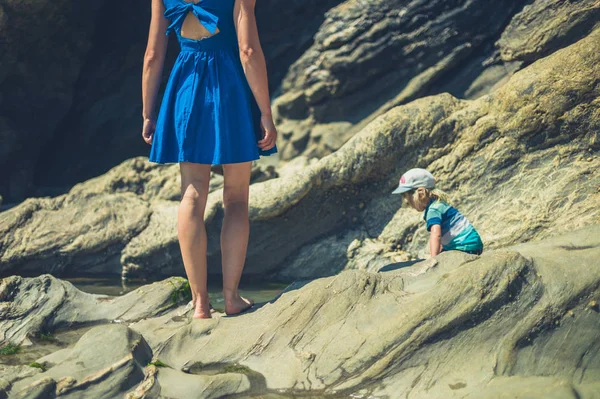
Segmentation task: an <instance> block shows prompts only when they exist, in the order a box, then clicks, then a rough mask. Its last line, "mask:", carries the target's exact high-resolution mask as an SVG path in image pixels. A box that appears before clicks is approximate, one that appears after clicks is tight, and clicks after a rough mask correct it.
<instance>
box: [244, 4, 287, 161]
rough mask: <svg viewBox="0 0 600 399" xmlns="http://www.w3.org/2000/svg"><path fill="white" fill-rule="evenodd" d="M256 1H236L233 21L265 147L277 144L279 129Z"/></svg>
mask: <svg viewBox="0 0 600 399" xmlns="http://www.w3.org/2000/svg"><path fill="white" fill-rule="evenodd" d="M255 4H256V0H236V2H235V5H234V9H233V20H234V23H235V29H236V32H237V37H238V44H239V48H240V60H241V62H242V67H243V68H244V73H245V74H246V79H247V80H248V85H249V86H250V89H251V90H252V93H253V95H254V98H255V99H256V103H257V104H258V107H259V108H260V112H261V118H260V120H261V123H262V125H263V128H264V129H265V135H264V138H263V139H262V140H260V141H259V142H258V145H259V147H260V148H262V149H263V150H268V149H271V148H273V146H275V141H276V139H277V131H276V129H275V125H274V124H273V118H272V116H271V99H270V98H269V84H268V78H267V63H266V62H265V56H264V54H263V51H262V47H261V46H260V41H259V39H258V28H257V26H256V17H255V15H254V6H255Z"/></svg>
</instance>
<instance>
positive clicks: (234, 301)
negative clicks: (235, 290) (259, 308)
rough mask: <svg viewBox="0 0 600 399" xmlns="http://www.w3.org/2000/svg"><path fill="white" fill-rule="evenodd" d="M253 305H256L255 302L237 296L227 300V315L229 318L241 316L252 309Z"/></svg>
mask: <svg viewBox="0 0 600 399" xmlns="http://www.w3.org/2000/svg"><path fill="white" fill-rule="evenodd" d="M252 305H254V301H252V300H251V299H246V298H244V297H242V296H240V294H237V295H234V296H232V297H231V298H225V314H226V315H227V316H232V315H236V314H240V313H243V312H245V311H246V310H248V309H250V308H251V307H252Z"/></svg>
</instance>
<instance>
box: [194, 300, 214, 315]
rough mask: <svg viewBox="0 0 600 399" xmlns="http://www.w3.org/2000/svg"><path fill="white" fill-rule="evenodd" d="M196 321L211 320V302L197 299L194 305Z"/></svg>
mask: <svg viewBox="0 0 600 399" xmlns="http://www.w3.org/2000/svg"><path fill="white" fill-rule="evenodd" d="M194 308H195V309H194V316H193V317H194V319H210V318H211V317H212V316H211V314H210V313H211V312H210V302H209V300H208V298H207V299H204V300H202V299H200V300H199V299H196V303H195V304H194Z"/></svg>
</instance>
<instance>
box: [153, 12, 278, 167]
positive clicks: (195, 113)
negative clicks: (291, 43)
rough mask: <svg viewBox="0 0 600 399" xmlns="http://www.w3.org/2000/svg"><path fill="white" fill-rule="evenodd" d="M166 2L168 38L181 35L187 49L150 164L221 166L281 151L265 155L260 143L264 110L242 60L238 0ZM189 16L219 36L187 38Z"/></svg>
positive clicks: (173, 77)
mask: <svg viewBox="0 0 600 399" xmlns="http://www.w3.org/2000/svg"><path fill="white" fill-rule="evenodd" d="M163 3H164V5H165V17H166V18H167V19H168V20H169V22H170V25H169V27H168V29H167V35H168V34H169V33H171V32H175V34H176V35H177V38H178V40H179V45H180V47H181V51H180V53H179V56H178V57H177V60H176V61H175V64H174V66H173V69H172V71H171V74H170V76H169V81H168V82H167V86H166V88H165V92H164V95H163V99H162V103H161V106H160V110H159V112H158V117H157V120H156V130H155V132H154V137H153V139H152V148H151V150H150V155H149V157H148V160H149V161H150V162H156V163H178V162H194V163H200V164H216V165H218V164H228V163H238V162H247V161H253V160H256V159H259V158H260V155H271V154H274V153H276V152H277V148H276V147H273V148H272V149H270V150H268V151H263V150H261V149H260V148H259V147H258V144H257V141H258V140H260V139H262V131H261V127H260V109H259V107H258V104H257V103H256V100H255V98H254V95H253V94H252V91H251V89H250V86H249V85H248V81H247V80H246V76H245V74H244V70H243V68H242V63H241V61H240V54H239V46H238V41H237V34H236V30H235V25H234V22H233V6H234V3H235V0H200V2H198V3H197V4H194V3H191V2H190V3H188V2H185V1H184V0H163ZM189 12H192V13H193V15H195V16H196V17H197V18H198V20H199V21H200V23H201V24H202V25H203V26H204V27H205V28H206V29H207V30H208V31H209V32H210V33H211V34H213V36H209V37H206V38H202V39H200V40H193V39H187V38H185V37H182V36H181V26H182V24H183V21H184V20H185V18H186V16H187V15H188V13H189ZM217 27H218V28H219V31H218V32H216V28H217ZM215 32H216V33H215Z"/></svg>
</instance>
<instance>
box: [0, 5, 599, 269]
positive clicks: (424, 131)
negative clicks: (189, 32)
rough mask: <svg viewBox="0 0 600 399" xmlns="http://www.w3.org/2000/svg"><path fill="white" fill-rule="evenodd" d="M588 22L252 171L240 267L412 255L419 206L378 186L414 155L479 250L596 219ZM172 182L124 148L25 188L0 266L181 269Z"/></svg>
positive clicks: (6, 223) (0, 226)
mask: <svg viewBox="0 0 600 399" xmlns="http://www.w3.org/2000/svg"><path fill="white" fill-rule="evenodd" d="M469 4H471V3H469ZM533 4H535V3H533ZM583 4H584V3H580V2H579V3H573V5H572V6H573V7H575V6H582V5H583ZM585 4H587V3H585ZM588 6H590V7H591V5H589V4H588ZM590 7H588V8H590ZM590 9H592V10H593V7H592V8H590ZM529 10H530V9H529V8H525V9H523V13H524V15H528V14H527V13H528V12H531V11H529ZM543 14H544V13H543V12H541V11H540V18H541V16H542V15H543ZM585 15H589V14H585ZM591 15H594V14H591ZM520 18H525V17H520ZM590 18H591V17H590ZM599 32H600V31H599V30H598V29H596V30H593V31H592V32H591V33H590V34H589V35H587V36H586V37H585V38H583V39H581V40H580V41H578V42H577V43H575V44H573V45H571V46H568V47H566V48H564V49H561V50H559V51H556V52H554V53H553V54H551V55H550V56H548V57H545V58H542V59H540V60H538V61H536V62H534V63H532V64H531V65H529V66H527V67H526V68H524V69H522V70H520V71H518V72H516V73H515V74H514V75H512V77H511V78H510V79H509V80H508V81H507V82H506V83H505V84H504V85H503V86H502V87H500V88H498V89H497V90H496V91H495V92H494V93H491V94H489V95H487V96H483V97H481V98H479V99H477V100H472V101H467V100H460V99H457V98H455V97H453V96H451V95H449V94H441V95H436V96H429V97H425V98H421V99H418V100H416V101H413V102H410V103H408V104H405V105H403V106H395V107H392V108H390V109H389V110H387V111H385V113H383V114H382V115H380V116H378V117H377V118H375V119H374V120H372V121H371V122H370V123H369V124H368V125H367V126H365V127H364V128H363V129H362V130H361V131H360V133H358V134H357V135H355V136H354V137H353V138H352V139H351V140H350V141H349V142H347V143H346V144H345V145H344V146H343V147H342V148H341V149H340V150H338V151H337V152H335V153H334V154H332V155H330V156H328V157H325V158H323V159H321V160H319V161H316V160H309V159H308V158H306V157H302V158H299V159H298V160H296V161H294V162H293V163H290V165H289V166H285V167H282V168H280V169H279V172H274V171H273V170H272V169H271V170H266V169H265V170H263V171H261V170H258V169H257V170H258V171H256V170H255V181H260V180H267V179H269V180H267V181H262V182H259V183H256V184H253V185H252V186H251V203H250V218H251V220H252V227H251V238H250V246H249V251H248V258H247V266H246V269H245V272H246V273H247V274H254V275H265V274H267V275H270V276H272V277H275V278H279V279H284V280H290V279H294V278H311V277H318V276H325V275H331V274H334V273H336V272H337V271H340V270H343V269H366V270H371V269H373V268H377V267H380V266H381V265H382V264H385V263H386V262H389V261H390V260H392V261H406V260H410V259H413V258H415V257H423V256H424V255H425V252H424V249H425V248H426V245H425V244H426V234H425V230H424V225H423V223H422V221H421V216H420V215H419V214H418V213H416V212H414V211H412V210H409V209H404V208H401V209H398V208H399V207H400V205H401V204H400V199H399V198H398V197H397V196H392V195H389V193H390V192H391V190H392V189H393V187H394V185H395V184H396V182H397V179H398V176H400V174H401V173H402V172H403V171H405V170H406V169H409V168H411V167H415V166H420V167H426V168H428V169H430V170H431V171H432V172H433V173H434V174H435V175H436V176H437V178H438V180H439V182H440V187H441V188H443V189H446V190H447V191H448V192H450V193H451V195H452V203H453V204H454V205H456V206H457V207H458V208H459V209H460V210H461V211H462V212H463V213H465V214H466V215H467V217H468V218H469V219H470V220H471V221H472V222H473V223H474V225H475V226H476V228H477V229H478V230H479V231H480V233H481V235H482V236H483V239H484V241H485V244H486V247H487V248H497V247H502V246H506V245H511V244H514V243H518V242H524V241H528V240H531V239H535V238H542V237H545V236H548V235H551V234H556V233H558V232H561V231H564V230H572V229H575V228H578V227H581V226H585V225H588V224H591V223H594V222H596V221H597V220H598V217H599V213H598V212H599V210H598V207H597V206H596V204H597V203H598V199H599V195H600V193H599V192H598V186H599V185H600V181H599V180H600V177H599V174H598V170H600V167H599V166H600V164H599V163H600V161H599V159H598V156H597V155H598V148H599V144H598V143H599V141H598V133H597V132H598V130H599V129H598V128H599V127H600V126H599V124H600V119H599V117H598V115H599V114H598V105H599V103H598V94H599V93H598V87H600V85H599V77H600V70H599V69H598V65H600V59H599V56H598V54H600V48H599V45H598V43H599V42H600V40H598V38H599V35H600V33H599ZM548 46H550V45H548ZM545 48H548V47H545ZM544 51H547V50H544ZM540 54H541V53H540ZM519 62H525V61H519ZM277 173H279V175H280V176H281V178H279V179H273V177H276V176H277ZM211 184H212V189H213V190H215V191H214V192H213V193H211V194H210V195H209V201H208V206H207V211H206V222H207V232H208V254H209V272H210V273H215V274H218V273H220V269H221V268H220V250H219V235H220V223H221V220H222V214H223V206H222V198H221V197H222V193H221V192H220V191H219V190H216V189H217V188H219V187H221V185H222V177H221V176H219V175H218V170H215V174H214V177H213V181H212V183H211ZM178 186H179V182H178V173H177V166H176V165H170V166H158V165H151V164H148V163H147V162H146V161H144V158H142V157H139V158H134V159H132V160H128V161H125V162H124V163H122V164H121V165H120V166H118V167H116V168H114V169H113V170H111V171H110V172H109V173H107V174H105V175H103V176H100V177H98V178H95V179H91V180H89V181H87V182H84V183H81V184H79V185H76V186H75V187H73V188H72V189H71V190H70V192H69V193H67V194H64V195H61V196H58V197H56V198H38V199H28V200H27V201H25V202H24V203H22V204H21V205H19V206H17V207H14V208H12V209H10V210H8V211H5V212H2V213H0V232H1V233H2V234H0V269H1V270H2V272H3V273H5V274H7V273H14V271H17V270H19V271H24V272H27V271H32V270H36V271H38V272H53V273H61V272H62V273H72V272H87V273H100V272H102V273H107V272H108V273H115V274H124V275H131V276H135V275H147V276H160V275H162V276H169V275H172V274H182V273H183V267H182V265H181V257H180V253H179V247H178V243H177V235H176V210H177V206H178V202H177V198H178ZM266 253H268V256H265V254H266ZM323 263H325V264H326V265H327V266H326V267H323Z"/></svg>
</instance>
